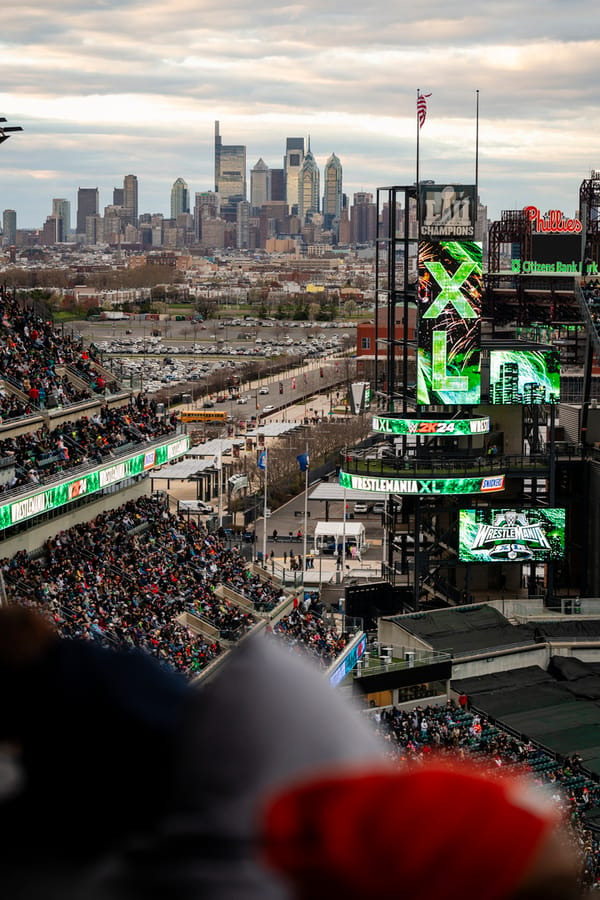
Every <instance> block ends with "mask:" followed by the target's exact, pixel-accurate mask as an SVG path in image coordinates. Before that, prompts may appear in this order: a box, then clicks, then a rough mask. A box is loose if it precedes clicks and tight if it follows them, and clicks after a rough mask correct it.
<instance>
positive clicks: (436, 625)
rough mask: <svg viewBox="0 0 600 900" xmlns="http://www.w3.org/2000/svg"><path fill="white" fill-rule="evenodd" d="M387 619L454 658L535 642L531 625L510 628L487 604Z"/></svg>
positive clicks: (501, 616) (505, 620)
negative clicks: (480, 651)
mask: <svg viewBox="0 0 600 900" xmlns="http://www.w3.org/2000/svg"><path fill="white" fill-rule="evenodd" d="M390 618H391V620H392V621H393V622H395V624H396V625H398V626H400V627H401V628H404V629H405V630H406V631H408V632H409V633H410V634H413V635H415V636H416V637H418V638H420V639H421V640H422V641H425V642H426V643H427V644H429V646H430V647H431V648H432V649H433V650H438V651H445V652H452V654H453V655H454V656H455V657H456V656H460V654H461V653H473V652H477V651H479V650H493V649H499V648H501V647H510V646H515V645H520V644H532V643H534V642H535V640H536V630H535V626H534V625H532V624H527V625H511V623H510V622H509V621H508V619H506V618H505V617H504V616H503V615H502V613H500V612H498V610H497V609H494V607H492V606H488V605H487V604H483V605H481V606H479V605H477V606H458V607H455V608H453V609H437V610H433V611H431V612H420V613H409V614H408V615H403V616H392V617H390Z"/></svg>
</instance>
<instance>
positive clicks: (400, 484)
mask: <svg viewBox="0 0 600 900" xmlns="http://www.w3.org/2000/svg"><path fill="white" fill-rule="evenodd" d="M504 478H505V476H504V475H486V476H483V477H482V476H480V475H479V476H477V477H476V478H397V477H396V476H393V475H354V474H353V473H351V472H340V477H339V483H340V484H341V485H342V487H345V488H350V490H351V491H381V492H383V493H388V494H423V495H427V494H429V495H435V494H489V493H493V492H495V491H503V490H504Z"/></svg>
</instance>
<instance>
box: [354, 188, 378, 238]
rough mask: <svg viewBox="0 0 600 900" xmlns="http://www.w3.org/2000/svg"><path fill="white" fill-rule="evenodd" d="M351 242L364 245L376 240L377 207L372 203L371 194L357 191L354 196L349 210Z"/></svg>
mask: <svg viewBox="0 0 600 900" xmlns="http://www.w3.org/2000/svg"><path fill="white" fill-rule="evenodd" d="M350 224H351V230H352V242H353V243H355V244H366V243H369V242H370V241H374V240H376V238H377V206H376V204H375V203H373V194H369V193H367V192H366V191H358V192H357V193H356V194H355V195H354V204H353V206H352V207H351V209H350Z"/></svg>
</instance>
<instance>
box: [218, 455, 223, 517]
mask: <svg viewBox="0 0 600 900" xmlns="http://www.w3.org/2000/svg"><path fill="white" fill-rule="evenodd" d="M217 485H218V487H217V490H218V492H219V528H222V526H223V491H222V487H223V456H222V453H221V442H220V441H219V463H218V466H217Z"/></svg>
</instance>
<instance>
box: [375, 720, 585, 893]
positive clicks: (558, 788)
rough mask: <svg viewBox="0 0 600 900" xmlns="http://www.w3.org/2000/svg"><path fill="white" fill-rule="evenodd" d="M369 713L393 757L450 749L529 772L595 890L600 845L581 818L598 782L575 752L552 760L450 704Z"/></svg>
mask: <svg viewBox="0 0 600 900" xmlns="http://www.w3.org/2000/svg"><path fill="white" fill-rule="evenodd" d="M370 715H371V716H372V718H373V721H374V725H375V730H376V732H377V733H378V734H379V736H380V737H381V738H382V739H383V740H384V741H386V742H387V743H388V745H389V755H390V757H392V758H394V759H396V758H397V759H400V760H402V761H403V762H404V761H421V760H425V759H427V758H428V757H429V756H430V755H431V753H432V752H436V751H437V752H444V751H450V752H452V753H455V754H458V755H459V756H462V757H465V758H473V757H475V758H478V759H480V760H482V761H487V762H491V763H492V765H493V766H495V767H497V768H498V769H499V770H502V769H506V768H507V767H517V768H519V769H524V770H525V771H528V772H529V774H530V777H532V778H533V779H534V780H535V781H536V782H538V783H539V784H542V785H545V786H546V788H547V789H548V790H550V791H551V792H552V796H553V797H554V799H555V801H556V802H557V803H558V804H561V805H563V806H564V808H565V812H566V813H567V814H568V816H569V818H570V822H571V825H572V827H573V831H574V834H575V836H576V840H577V843H578V846H579V848H580V852H581V855H582V859H583V863H584V867H583V868H584V877H585V881H586V887H587V888H588V889H596V890H598V889H600V883H599V882H600V842H599V840H598V837H597V836H596V835H595V834H594V832H593V831H592V830H591V829H589V828H588V827H586V824H585V821H584V819H583V816H584V814H585V811H586V810H587V809H589V808H591V807H594V806H598V805H599V804H600V784H598V783H597V782H596V781H594V780H592V779H591V778H588V777H586V775H585V774H584V771H583V767H582V760H581V757H580V756H579V755H578V754H574V755H573V756H571V757H566V758H564V759H561V760H557V759H555V758H553V757H552V756H551V755H550V754H548V753H546V752H545V751H543V750H541V749H539V748H537V747H535V746H534V744H532V743H530V742H528V741H526V740H522V739H520V738H518V737H516V736H514V735H511V734H509V733H508V732H506V731H504V730H503V729H502V728H499V727H498V726H497V725H495V724H493V723H492V722H490V721H489V720H488V719H487V718H486V717H485V716H483V715H481V714H479V713H478V712H476V711H471V710H467V709H461V708H460V707H457V706H455V705H454V703H453V702H450V703H448V704H447V705H446V706H438V707H434V706H426V707H420V706H417V707H415V708H414V709H412V710H404V709H398V708H397V707H391V708H386V709H382V710H377V711H375V712H373V711H371V713H370Z"/></svg>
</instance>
